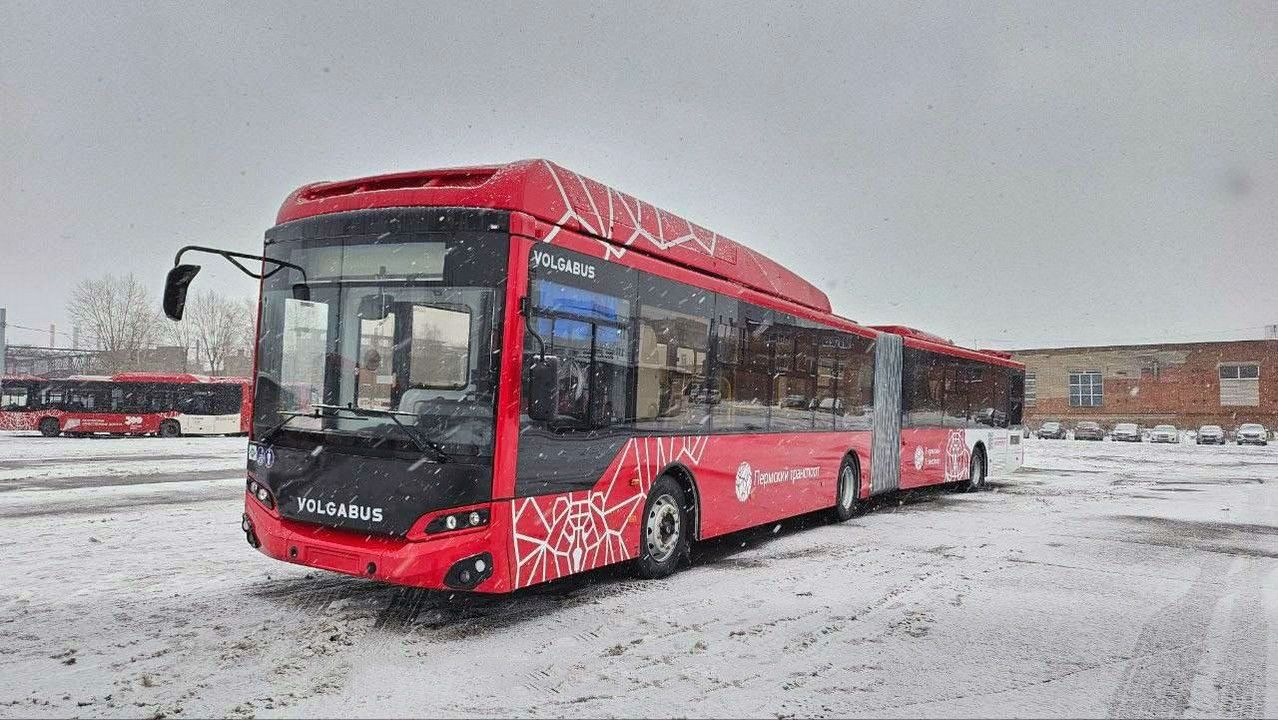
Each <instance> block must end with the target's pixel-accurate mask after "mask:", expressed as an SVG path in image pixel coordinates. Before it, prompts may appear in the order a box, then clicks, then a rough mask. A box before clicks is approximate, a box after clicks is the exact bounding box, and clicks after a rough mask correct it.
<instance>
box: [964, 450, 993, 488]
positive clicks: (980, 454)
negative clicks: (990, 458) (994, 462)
mask: <svg viewBox="0 0 1278 720" xmlns="http://www.w3.org/2000/svg"><path fill="white" fill-rule="evenodd" d="M986 473H987V470H986V467H985V448H984V447H982V446H980V445H977V446H976V447H975V448H974V449H973V450H972V461H971V463H970V465H969V466H968V471H967V482H966V483H964V484H963V486H962V487H963V492H976V491H978V490H984V489H985V476H986Z"/></svg>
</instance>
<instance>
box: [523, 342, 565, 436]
mask: <svg viewBox="0 0 1278 720" xmlns="http://www.w3.org/2000/svg"><path fill="white" fill-rule="evenodd" d="M524 388H525V390H526V391H527V393H528V417H530V418H532V419H533V420H536V421H537V422H550V421H551V420H554V419H555V416H556V414H557V413H558V411H559V358H553V357H550V358H547V357H543V358H537V359H535V360H533V361H532V364H530V365H529V366H528V381H527V382H526V383H524Z"/></svg>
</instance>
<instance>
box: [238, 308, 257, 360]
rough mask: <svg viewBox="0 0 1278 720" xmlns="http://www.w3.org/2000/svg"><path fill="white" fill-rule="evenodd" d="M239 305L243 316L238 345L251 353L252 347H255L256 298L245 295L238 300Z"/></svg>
mask: <svg viewBox="0 0 1278 720" xmlns="http://www.w3.org/2000/svg"><path fill="white" fill-rule="evenodd" d="M240 305H241V312H243V313H244V318H245V321H244V325H243V333H244V334H243V336H242V337H241V338H240V347H242V348H243V349H244V352H246V353H248V354H249V355H252V354H253V350H254V348H256V347H257V336H256V332H257V298H256V297H246V298H244V299H243V300H241V301H240Z"/></svg>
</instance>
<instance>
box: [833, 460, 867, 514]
mask: <svg viewBox="0 0 1278 720" xmlns="http://www.w3.org/2000/svg"><path fill="white" fill-rule="evenodd" d="M860 489H861V468H860V465H859V464H858V463H857V461H856V458H854V457H853V456H851V455H848V456H847V457H845V458H843V464H842V465H839V491H838V495H837V497H836V499H835V501H834V503H835V504H834V517H835V519H837V520H838V521H839V522H843V521H844V520H848V519H850V518H851V517H852V516H853V515H855V514H856V511H857V507H858V505H859V504H860V503H859V501H858V500H857V496H856V494H857V491H858V490H860Z"/></svg>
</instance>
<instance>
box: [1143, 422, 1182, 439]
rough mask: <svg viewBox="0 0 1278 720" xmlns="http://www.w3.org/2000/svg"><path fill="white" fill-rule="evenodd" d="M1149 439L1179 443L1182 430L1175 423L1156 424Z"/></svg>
mask: <svg viewBox="0 0 1278 720" xmlns="http://www.w3.org/2000/svg"><path fill="white" fill-rule="evenodd" d="M1149 441H1150V442H1152V443H1178V442H1180V431H1179V430H1177V429H1176V426H1175V425H1155V426H1154V429H1153V430H1152V431H1150V433H1149Z"/></svg>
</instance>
